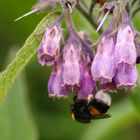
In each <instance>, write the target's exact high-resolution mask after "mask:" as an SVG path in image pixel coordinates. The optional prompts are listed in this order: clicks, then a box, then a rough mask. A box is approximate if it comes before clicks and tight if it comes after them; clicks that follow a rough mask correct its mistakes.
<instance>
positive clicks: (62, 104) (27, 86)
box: [0, 0, 140, 140]
mask: <svg viewBox="0 0 140 140" xmlns="http://www.w3.org/2000/svg"><path fill="white" fill-rule="evenodd" d="M34 3H35V0H12V1H11V0H0V13H1V14H0V71H3V70H4V69H5V68H6V65H7V64H8V63H9V62H10V60H12V58H14V56H15V54H16V51H17V50H18V49H20V48H21V47H22V45H23V44H24V42H25V40H26V39H27V38H28V36H29V35H30V34H31V33H32V32H33V30H34V28H35V27H36V25H37V24H38V23H39V21H40V20H41V19H42V18H43V17H44V16H45V15H46V13H40V14H34V15H32V16H29V17H26V18H24V19H23V20H21V21H19V22H14V20H15V19H16V18H17V17H18V16H20V15H22V14H23V13H26V12H27V11H29V10H30V8H31V7H32V5H33V4H34ZM77 16H78V20H77ZM73 19H74V22H75V25H76V27H77V29H78V30H83V29H84V30H86V31H88V32H89V35H90V37H91V38H92V39H93V40H95V39H97V35H95V31H94V29H92V27H91V26H90V25H89V24H88V23H87V22H86V20H85V19H84V18H83V17H82V16H80V15H79V13H78V12H77V11H75V12H74V14H73ZM133 21H134V24H135V26H136V28H137V29H138V30H139V31H140V20H139V15H137V16H136V17H135V18H134V19H133ZM11 56H12V58H11ZM138 69H139V68H138ZM50 72H51V68H48V67H41V66H40V65H39V64H38V61H37V55H36V56H35V59H33V60H32V61H31V63H29V65H28V66H27V67H26V68H25V69H24V71H23V72H22V74H20V76H18V78H17V80H16V81H15V83H14V84H13V86H12V88H11V89H10V92H9V94H8V96H7V97H6V99H5V102H4V104H2V105H1V106H0V140H112V139H113V140H125V139H126V140H132V139H133V140H139V139H140V93H139V91H140V88H139V86H138V87H136V88H135V89H133V90H132V91H130V92H127V93H126V92H125V91H120V93H114V94H112V100H113V101H112V106H111V109H110V110H109V113H110V114H111V116H112V117H111V118H109V119H103V120H95V121H92V123H90V124H80V123H77V122H75V121H73V120H72V118H71V114H70V107H69V105H70V103H71V102H72V98H71V97H69V98H68V99H66V100H57V99H56V100H53V99H51V98H48V93H47V82H48V78H49V75H50Z"/></svg>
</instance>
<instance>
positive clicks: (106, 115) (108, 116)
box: [92, 114, 111, 119]
mask: <svg viewBox="0 0 140 140" xmlns="http://www.w3.org/2000/svg"><path fill="white" fill-rule="evenodd" d="M110 117H111V115H109V114H104V115H100V116H94V117H92V119H107V118H110Z"/></svg>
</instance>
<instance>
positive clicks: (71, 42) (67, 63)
mask: <svg viewBox="0 0 140 140" xmlns="http://www.w3.org/2000/svg"><path fill="white" fill-rule="evenodd" d="M80 45H81V44H80V42H79V41H78V40H77V39H76V38H75V37H74V36H72V35H70V37H69V39H68V40H67V43H66V45H65V46H64V49H63V74H62V75H63V82H64V85H65V84H66V85H70V86H74V85H76V86H79V84H80V80H81V78H82V65H81V63H80V61H81V56H80V53H81V52H80Z"/></svg>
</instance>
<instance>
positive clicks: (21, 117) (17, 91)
mask: <svg viewBox="0 0 140 140" xmlns="http://www.w3.org/2000/svg"><path fill="white" fill-rule="evenodd" d="M24 77H25V76H24ZM26 93H27V90H26V84H25V80H24V79H23V75H22V76H20V77H19V78H18V79H17V80H16V82H15V84H14V86H13V88H12V89H11V90H10V94H9V96H8V97H7V99H6V100H5V102H4V104H3V105H2V106H0V140H37V139H38V135H37V131H36V127H35V126H34V123H33V120H32V118H31V116H30V111H29V106H28V101H27V97H26Z"/></svg>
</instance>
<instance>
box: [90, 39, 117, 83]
mask: <svg viewBox="0 0 140 140" xmlns="http://www.w3.org/2000/svg"><path fill="white" fill-rule="evenodd" d="M114 50H115V45H114V41H113V38H112V37H111V38H107V37H103V39H102V40H101V42H100V43H99V46H98V50H97V53H96V55H95V58H94V60H93V62H92V66H91V73H92V76H93V79H94V80H97V81H99V82H100V83H101V84H106V83H108V82H111V81H112V78H113V77H114V75H115V73H116V69H115V58H114Z"/></svg>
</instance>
